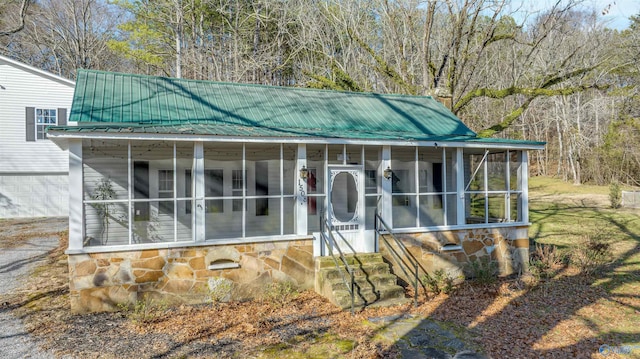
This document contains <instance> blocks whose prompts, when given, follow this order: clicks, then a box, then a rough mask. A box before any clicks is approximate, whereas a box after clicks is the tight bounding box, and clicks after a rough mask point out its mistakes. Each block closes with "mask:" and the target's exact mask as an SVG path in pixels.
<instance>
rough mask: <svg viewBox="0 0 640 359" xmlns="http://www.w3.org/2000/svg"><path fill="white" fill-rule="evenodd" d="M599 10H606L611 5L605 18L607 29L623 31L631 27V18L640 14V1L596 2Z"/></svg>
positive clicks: (605, 0) (598, 0) (607, 0)
mask: <svg viewBox="0 0 640 359" xmlns="http://www.w3.org/2000/svg"><path fill="white" fill-rule="evenodd" d="M594 2H595V4H596V6H597V9H598V10H600V9H605V8H607V6H608V5H609V4H611V7H610V8H609V12H608V13H607V15H605V16H604V17H603V19H604V20H606V21H611V22H610V23H608V25H607V27H609V28H612V29H618V30H623V29H626V28H627V27H629V17H631V15H638V14H639V13H640V0H616V1H610V0H596V1H594Z"/></svg>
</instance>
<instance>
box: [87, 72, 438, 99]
mask: <svg viewBox="0 0 640 359" xmlns="http://www.w3.org/2000/svg"><path fill="white" fill-rule="evenodd" d="M82 72H87V73H99V74H105V75H107V74H109V75H121V76H128V77H138V78H149V79H157V78H163V79H167V80H170V81H179V82H198V83H209V84H218V85H228V86H237V87H255V88H268V89H282V90H286V91H305V92H323V93H343V94H348V95H356V96H370V97H371V96H372V97H380V96H382V97H399V98H422V99H431V100H434V101H435V99H434V98H433V96H429V95H407V94H396V93H379V92H365V91H362V92H357V91H346V90H327V89H317V88H312V87H298V86H279V85H264V84H252V83H246V82H230V81H213V80H196V79H186V78H178V77H168V76H154V75H144V74H132V73H125V72H112V71H103V70H93V69H78V75H79V74H80V73H82ZM436 102H437V101H436Z"/></svg>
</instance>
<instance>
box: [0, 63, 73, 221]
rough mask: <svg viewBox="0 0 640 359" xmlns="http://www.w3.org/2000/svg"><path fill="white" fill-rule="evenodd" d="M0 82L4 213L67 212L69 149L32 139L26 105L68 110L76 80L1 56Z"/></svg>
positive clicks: (1, 200)
mask: <svg viewBox="0 0 640 359" xmlns="http://www.w3.org/2000/svg"><path fill="white" fill-rule="evenodd" d="M0 85H2V88H0V109H1V111H0V154H1V155H2V166H0V218H12V217H40V216H66V215H68V186H69V185H68V183H69V181H68V177H67V173H68V168H69V156H68V154H67V151H65V150H62V149H60V148H59V147H58V146H56V145H55V144H54V143H53V142H51V141H48V140H40V141H27V140H26V139H27V126H26V123H25V121H26V112H27V108H39V109H55V110H56V115H58V114H59V110H58V109H61V108H63V109H67V111H65V112H66V114H65V116H68V113H69V111H68V109H70V108H71V101H72V97H73V90H74V88H73V84H72V83H70V82H65V81H62V80H59V79H57V78H56V77H55V76H48V75H46V74H43V73H41V72H38V71H36V70H33V69H31V68H30V67H29V66H20V65H16V64H14V63H11V62H8V61H5V60H3V59H2V58H0ZM34 122H35V121H34ZM58 123H59V122H58ZM36 127H37V126H35V123H34V126H32V127H31V129H33V131H34V133H33V134H32V135H33V136H32V138H35V137H36V133H35V131H36Z"/></svg>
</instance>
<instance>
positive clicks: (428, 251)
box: [380, 226, 529, 283]
mask: <svg viewBox="0 0 640 359" xmlns="http://www.w3.org/2000/svg"><path fill="white" fill-rule="evenodd" d="M396 238H398V239H399V240H401V241H402V242H403V243H404V245H405V246H406V247H407V250H408V252H409V254H410V255H411V256H413V257H414V258H415V259H417V260H418V263H419V265H420V266H421V267H422V269H424V270H425V271H426V272H427V273H429V274H433V273H434V272H435V271H437V270H438V269H443V270H444V271H445V272H446V273H447V274H448V275H449V276H450V277H452V278H458V277H459V276H461V275H462V274H463V271H464V270H465V268H466V267H468V263H470V262H473V261H476V260H483V261H491V262H494V263H496V264H497V268H498V269H499V273H500V275H509V274H513V273H521V272H525V271H527V270H528V264H529V231H528V227H527V226H523V227H504V228H479V229H464V230H453V231H443V232H428V233H416V234H396ZM388 241H389V243H393V240H392V239H391V238H389V239H388ZM392 245H393V244H392ZM447 245H451V246H459V247H461V248H459V249H453V250H447V249H446V248H447ZM394 248H396V247H395V246H394ZM449 248H451V247H449ZM454 248H456V247H454ZM396 250H398V249H397V248H396ZM380 251H381V252H382V254H383V256H384V258H385V260H387V261H388V262H390V263H391V264H392V270H393V272H394V273H395V274H396V275H398V276H400V277H402V278H403V279H404V280H405V281H407V282H408V283H413V279H410V280H408V279H409V278H407V276H406V275H405V274H404V271H403V270H402V269H401V268H400V267H399V266H398V264H397V263H396V261H395V260H394V258H393V257H392V255H391V254H390V253H389V250H388V248H387V247H386V244H384V242H383V241H382V240H380Z"/></svg>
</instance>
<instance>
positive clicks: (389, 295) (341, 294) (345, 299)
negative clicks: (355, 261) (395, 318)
mask: <svg viewBox="0 0 640 359" xmlns="http://www.w3.org/2000/svg"><path fill="white" fill-rule="evenodd" d="M392 299H406V298H405V297H404V289H403V288H402V287H400V286H398V285H392V286H381V287H377V288H375V289H371V288H369V289H364V290H358V289H356V291H355V297H354V305H355V306H357V307H364V306H370V305H372V304H374V303H379V302H382V301H389V300H392ZM332 303H333V304H335V305H337V306H339V307H341V308H343V309H346V308H351V295H350V294H349V291H347V290H346V289H338V290H336V291H334V292H333V300H332Z"/></svg>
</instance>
